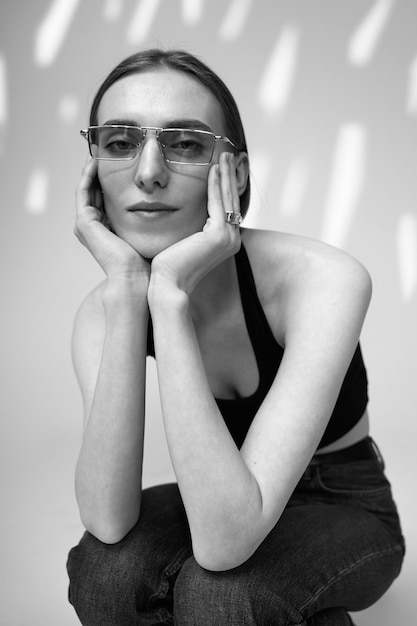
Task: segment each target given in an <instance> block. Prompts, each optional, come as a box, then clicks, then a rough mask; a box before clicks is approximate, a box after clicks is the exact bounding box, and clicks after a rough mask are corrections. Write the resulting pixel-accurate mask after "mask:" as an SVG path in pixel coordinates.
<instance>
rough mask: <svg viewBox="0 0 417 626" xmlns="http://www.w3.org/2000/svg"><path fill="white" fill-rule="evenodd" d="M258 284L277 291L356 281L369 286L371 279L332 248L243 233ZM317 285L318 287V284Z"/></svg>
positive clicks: (280, 236) (356, 263) (296, 238)
mask: <svg viewBox="0 0 417 626" xmlns="http://www.w3.org/2000/svg"><path fill="white" fill-rule="evenodd" d="M242 242H243V244H244V246H245V248H246V250H247V253H248V256H249V259H250V262H251V266H252V269H253V271H254V274H255V275H256V276H255V278H256V279H257V280H256V282H257V284H258V283H259V284H260V285H262V282H271V281H272V283H273V285H274V287H282V286H287V287H291V286H294V287H295V288H296V287H297V286H298V285H303V284H306V285H307V284H310V281H311V279H312V278H314V279H315V281H317V282H321V283H325V282H327V281H330V282H334V281H335V280H336V279H337V280H340V279H344V278H345V279H346V280H352V279H354V280H357V281H358V282H363V283H365V284H367V285H369V284H370V276H369V273H368V271H367V270H366V268H365V267H364V266H363V265H362V263H360V262H359V261H358V260H357V259H355V258H354V257H353V256H351V255H350V254H348V253H347V252H344V251H343V250H340V249H339V248H335V247H334V246H331V245H329V244H326V243H323V242H321V241H317V240H315V239H310V238H308V237H301V236H298V235H292V234H287V233H282V232H276V231H267V230H257V229H242ZM317 282H316V284H317Z"/></svg>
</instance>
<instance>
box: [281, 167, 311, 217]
mask: <svg viewBox="0 0 417 626" xmlns="http://www.w3.org/2000/svg"><path fill="white" fill-rule="evenodd" d="M308 179H309V167H308V164H307V162H306V161H305V159H301V158H296V159H294V160H293V161H292V162H291V164H290V167H289V170H288V174H287V177H286V179H285V182H284V188H283V191H282V195H281V202H280V207H281V213H282V214H283V215H285V216H288V217H294V216H295V215H297V214H298V212H299V210H300V208H301V205H302V202H303V199H304V195H305V192H306V188H307V184H308Z"/></svg>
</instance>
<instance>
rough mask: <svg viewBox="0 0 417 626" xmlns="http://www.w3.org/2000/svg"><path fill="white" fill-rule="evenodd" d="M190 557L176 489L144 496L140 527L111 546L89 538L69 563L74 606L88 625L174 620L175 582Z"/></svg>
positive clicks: (170, 487) (74, 551)
mask: <svg viewBox="0 0 417 626" xmlns="http://www.w3.org/2000/svg"><path fill="white" fill-rule="evenodd" d="M190 554H191V541H190V533H189V527H188V523H187V519H186V515H185V510H184V507H183V504H182V500H181V497H180V494H179V491H178V487H177V485H174V484H171V485H159V486H157V487H152V488H150V489H146V490H144V491H143V494H142V505H141V515H140V519H139V521H138V523H137V524H136V526H135V527H134V528H133V529H132V530H131V531H130V532H129V533H128V534H127V535H126V537H125V538H124V539H123V540H122V541H120V542H119V543H116V544H113V545H107V544H104V543H101V542H100V541H98V540H97V539H96V538H95V537H93V536H92V535H91V534H90V533H85V535H84V537H83V538H82V540H81V542H80V544H79V545H78V546H77V547H75V548H73V549H72V550H71V552H70V555H69V559H68V573H69V576H70V601H71V603H72V604H73V605H74V607H75V609H76V611H77V613H78V615H79V617H80V619H81V621H82V623H85V624H97V625H98V624H100V626H103V625H104V624H110V623H111V624H123V623H131V624H136V623H138V624H142V623H143V624H145V623H150V624H154V623H158V622H159V621H162V619H168V618H169V617H170V615H172V581H173V578H174V577H175V575H176V574H177V572H178V571H179V569H180V568H181V565H182V563H183V562H184V560H185V559H187V558H188V557H189V556H190Z"/></svg>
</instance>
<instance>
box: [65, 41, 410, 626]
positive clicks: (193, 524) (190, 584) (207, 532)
mask: <svg viewBox="0 0 417 626" xmlns="http://www.w3.org/2000/svg"><path fill="white" fill-rule="evenodd" d="M82 132H83V134H84V135H85V136H86V137H87V139H88V141H89V148H90V155H91V156H90V157H89V158H88V160H87V163H86V165H85V167H84V170H83V174H82V179H81V182H80V185H79V187H78V191H77V225H76V234H77V236H78V237H79V239H80V240H81V241H82V243H83V244H84V245H85V246H86V247H87V248H88V250H89V251H90V252H91V253H92V255H93V256H94V257H95V259H96V260H97V261H98V263H99V264H100V265H101V267H102V268H103V270H104V271H105V273H106V279H105V281H104V282H103V283H102V284H100V285H99V286H98V287H97V288H96V289H95V290H94V291H93V292H92V293H91V294H90V295H89V296H88V297H87V298H86V300H85V302H84V303H83V305H82V306H81V308H80V311H79V313H78V315H77V319H76V323H75V328H74V337H73V356H74V364H75V370H76V373H77V377H78V380H79V384H80V387H81V391H82V395H83V400H84V411H85V428H84V436H83V442H82V447H81V452H80V456H79V459H78V463H77V469H76V493H77V499H78V503H79V508H80V514H81V519H82V521H83V524H84V526H85V528H86V529H87V532H86V533H85V535H84V537H83V539H82V540H81V543H80V544H79V546H77V547H76V548H74V549H73V550H72V551H71V553H70V557H69V562H68V571H69V575H70V579H71V584H70V601H71V603H72V604H73V605H74V607H75V609H76V611H77V614H78V616H79V618H80V620H81V622H82V623H83V624H87V625H89V626H91V625H95V624H96V625H99V626H105V625H112V626H114V625H125V624H126V625H130V624H157V623H158V624H159V623H166V624H168V623H173V621H174V619H175V623H176V624H181V625H182V624H190V625H193V626H195V625H196V624H199V625H201V624H211V625H214V624H215V625H217V624H226V625H229V624H236V625H242V624H274V625H277V624H308V625H313V624H314V625H318V624H320V625H324V624H329V625H330V624H331V625H332V626H335V625H339V624H340V625H342V624H351V623H352V622H351V620H350V617H349V615H348V613H347V611H349V610H353V611H355V610H361V609H363V608H365V607H367V606H369V605H370V604H372V603H373V602H375V601H376V600H377V599H378V598H379V597H380V596H381V595H382V594H383V593H384V592H385V591H386V589H387V588H388V587H389V586H390V584H391V583H392V581H393V580H394V578H395V577H396V576H397V575H398V573H399V571H400V567H401V563H402V559H403V553H404V544H403V539H402V536H401V530H400V525H399V520H398V516H397V512H396V508H395V504H394V502H393V500H392V497H391V492H390V486H389V483H388V481H387V479H386V478H385V476H384V473H383V462H382V460H381V457H380V455H379V454H378V452H377V448H376V446H375V445H374V444H373V442H372V440H371V439H370V437H369V435H368V417H367V411H366V405H367V381H366V372H365V368H364V365H363V361H362V356H361V352H360V348H359V345H358V340H359V334H360V330H361V327H362V323H363V320H364V317H365V313H366V310H367V307H368V304H369V300H370V292H371V284H370V279H369V276H368V274H367V272H366V270H365V269H364V268H363V266H362V265H361V264H360V263H358V262H357V261H356V260H354V259H352V258H351V257H350V256H348V255H347V254H345V253H343V252H341V251H339V250H336V249H334V248H332V247H330V246H326V245H324V244H322V243H318V242H315V241H312V240H308V239H305V238H300V237H295V236H291V235H284V234H282V233H275V232H266V231H260V230H255V229H253V230H249V229H244V228H240V226H239V224H240V220H241V216H244V214H245V212H246V210H247V208H248V204H249V165H248V156H247V148H246V142H245V137H244V132H243V128H242V123H241V120H240V116H239V112H238V110H237V107H236V104H235V102H234V100H233V98H232V96H231V94H230V92H229V91H228V89H227V87H226V86H225V85H224V84H223V82H222V81H221V80H220V79H219V78H218V77H217V76H216V75H215V74H214V73H213V72H212V71H211V70H210V69H209V68H207V67H206V66H205V65H204V64H203V63H201V62H200V61H199V60H197V59H196V58H194V57H193V56H191V55H189V54H187V53H184V52H181V51H170V52H163V51H161V50H149V51H145V52H142V53H139V54H136V55H133V56H132V57H130V58H128V59H127V60H125V61H124V62H122V63H121V64H120V65H119V66H118V67H116V68H115V70H114V71H113V72H112V73H111V74H110V75H109V77H108V78H107V79H106V80H105V82H104V83H103V85H102V87H101V88H100V89H99V91H98V93H97V95H96V98H95V100H94V103H93V106H92V110H91V117H90V128H89V129H88V131H82ZM149 354H150V355H154V356H155V358H156V363H157V369H158V381H159V394H160V400H161V407H162V414H163V420H164V427H165V433H166V438H167V442H168V447H169V451H170V455H171V459H172V464H173V468H174V471H175V475H176V479H177V484H175V485H174V484H173V485H162V486H156V487H153V488H150V489H145V490H143V491H142V488H141V469H142V456H143V429H144V420H145V402H144V397H145V373H146V356H147V355H149Z"/></svg>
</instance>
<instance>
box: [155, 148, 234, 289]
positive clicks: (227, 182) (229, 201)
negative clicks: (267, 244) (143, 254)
mask: <svg viewBox="0 0 417 626" xmlns="http://www.w3.org/2000/svg"><path fill="white" fill-rule="evenodd" d="M207 212H208V218H207V221H206V224H205V226H204V228H203V230H202V231H201V232H198V233H195V234H194V235H191V236H190V237H186V238H185V239H183V240H181V241H178V242H177V243H175V244H173V245H172V246H170V247H169V248H167V249H166V250H163V251H162V252H160V253H159V254H158V255H157V256H156V257H155V258H154V259H153V261H152V266H151V284H150V293H151V294H153V293H154V289H156V290H157V291H158V290H159V287H161V288H163V289H165V288H166V287H169V286H173V287H176V288H177V289H180V290H182V291H184V292H185V293H186V294H187V295H190V294H191V292H192V291H193V289H194V288H195V287H196V285H197V284H198V283H199V282H200V280H201V279H202V278H203V277H204V276H205V275H206V274H208V273H209V272H210V271H211V270H213V269H214V268H215V267H216V266H217V265H219V264H220V263H222V262H223V261H224V260H225V259H227V258H229V257H231V256H233V255H234V254H236V252H237V251H238V250H239V248H240V243H241V241H240V231H239V226H238V225H233V224H230V223H228V222H226V213H228V212H234V213H240V202H239V194H238V190H237V186H236V171H235V163H234V157H233V155H232V154H231V153H230V152H223V153H222V154H221V155H220V158H219V163H218V164H215V165H212V167H211V169H210V172H209V176H208V190H207Z"/></svg>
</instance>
